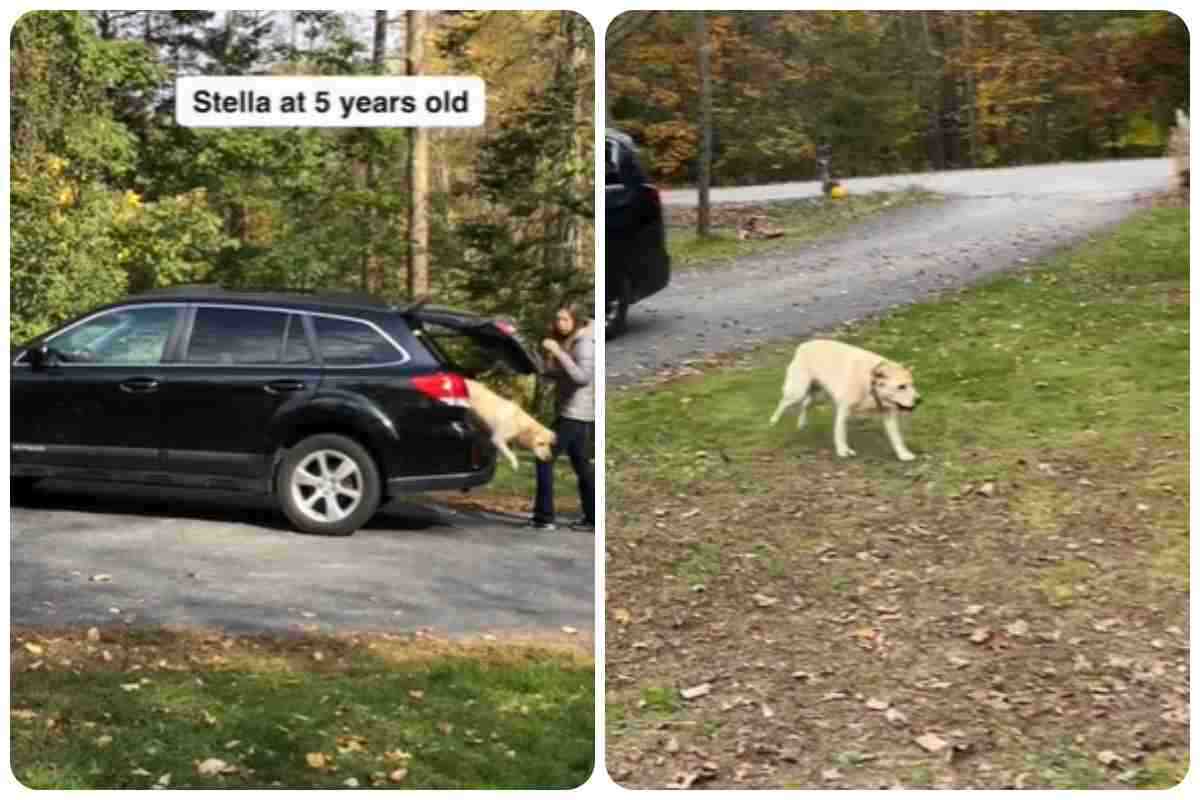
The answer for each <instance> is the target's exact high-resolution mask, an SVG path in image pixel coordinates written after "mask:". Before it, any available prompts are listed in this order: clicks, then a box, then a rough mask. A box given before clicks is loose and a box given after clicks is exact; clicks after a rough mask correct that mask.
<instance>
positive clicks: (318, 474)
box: [11, 286, 541, 535]
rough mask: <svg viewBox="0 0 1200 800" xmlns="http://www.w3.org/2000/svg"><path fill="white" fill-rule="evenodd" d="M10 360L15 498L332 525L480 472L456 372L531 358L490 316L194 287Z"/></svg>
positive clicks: (483, 458)
mask: <svg viewBox="0 0 1200 800" xmlns="http://www.w3.org/2000/svg"><path fill="white" fill-rule="evenodd" d="M12 355H13V358H12V362H11V377H12V473H11V474H12V489H13V491H14V494H18V495H19V493H20V492H22V491H28V490H29V489H30V488H31V486H32V484H33V483H34V482H36V481H37V480H39V479H42V478H63V479H71V480H81V481H112V482H118V483H135V484H141V485H159V486H163V487H174V488H203V489H221V490H235V491H249V492H257V493H266V494H269V495H273V496H274V498H275V499H276V501H277V502H278V504H279V506H280V507H281V509H282V510H283V511H284V513H285V514H286V515H287V517H288V518H289V519H290V520H291V521H292V523H293V524H294V525H295V526H296V527H297V528H299V529H300V530H303V531H306V532H310V533H320V534H331V535H348V534H351V533H353V532H354V531H355V530H357V529H358V528H359V527H361V526H362V525H363V524H365V523H366V522H367V520H368V519H370V518H371V516H372V515H373V514H374V513H375V511H376V510H377V509H378V507H379V506H380V504H381V503H383V502H385V501H387V500H388V499H389V498H391V497H393V496H397V495H401V494H404V493H411V492H420V491H429V490H436V489H443V490H444V489H467V488H469V487H473V486H479V485H482V484H485V483H487V482H488V481H490V480H491V478H492V476H493V474H494V473H495V469H496V453H495V450H494V448H493V447H492V445H491V443H490V441H489V435H488V433H487V432H486V431H485V430H483V429H482V427H481V426H480V425H479V423H478V422H477V421H476V420H475V418H474V417H472V416H471V415H470V414H468V410H469V402H468V395H467V387H466V383H465V380H464V376H475V375H478V374H480V373H482V372H485V371H488V370H492V369H502V370H511V371H513V372H517V373H522V374H528V373H533V372H538V371H540V369H541V363H540V361H539V359H538V356H537V355H536V354H535V353H534V352H532V351H531V350H530V348H528V347H527V346H526V345H525V344H524V343H523V342H522V340H521V339H520V337H519V336H518V335H517V332H516V329H515V327H514V326H513V325H512V323H510V322H508V321H506V320H502V319H493V318H488V317H481V316H477V315H474V314H467V313H462V312H458V311H453V310H450V309H445V308H434V307H429V306H425V305H419V304H414V305H410V306H395V305H389V304H387V303H385V302H382V301H380V300H377V299H374V298H371V297H368V296H358V295H337V294H303V293H293V292H281V293H239V292H233V291H226V290H223V289H220V288H219V287H208V286H202V287H180V288H175V289H167V290H156V291H153V292H149V293H146V294H142V295H137V296H135V297H132V298H130V299H128V300H125V301H124V302H120V303H115V304H113V305H109V306H105V307H103V308H100V309H97V310H95V311H93V312H91V313H89V314H86V315H84V316H82V317H80V318H78V319H76V320H73V321H72V322H69V323H67V324H66V325H63V326H62V327H60V328H58V329H56V330H54V331H51V332H50V333H47V334H45V335H43V336H41V337H39V338H38V339H35V340H34V341H32V342H30V343H29V344H27V345H25V346H24V347H21V348H18V349H16V350H14V351H13V353H12Z"/></svg>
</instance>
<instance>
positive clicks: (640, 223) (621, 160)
mask: <svg viewBox="0 0 1200 800" xmlns="http://www.w3.org/2000/svg"><path fill="white" fill-rule="evenodd" d="M604 150H605V159H604V163H605V168H604V270H605V278H604V281H605V282H604V289H605V305H606V308H605V317H604V322H605V331H606V332H607V333H609V334H612V335H616V334H619V333H621V332H622V331H624V330H625V321H626V317H627V316H628V314H629V307H630V306H631V305H633V304H634V303H636V302H638V301H639V300H643V299H645V298H647V297H649V296H650V295H652V294H654V293H655V292H658V291H661V290H662V289H665V288H666V287H667V284H668V283H670V281H671V258H670V256H669V255H667V242H666V232H665V228H664V227H663V212H662V202H661V200H660V198H659V195H658V189H656V188H655V187H654V186H652V185H650V184H649V183H647V181H646V175H645V173H644V172H642V168H641V166H640V165H639V164H638V161H637V151H636V149H635V147H634V145H633V140H632V139H631V138H629V136H627V135H626V134H624V133H621V132H620V131H615V130H612V129H609V130H607V131H605V133H604Z"/></svg>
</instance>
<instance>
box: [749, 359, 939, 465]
mask: <svg viewBox="0 0 1200 800" xmlns="http://www.w3.org/2000/svg"><path fill="white" fill-rule="evenodd" d="M817 390H821V391H823V392H824V393H825V394H826V395H828V396H829V398H830V399H831V400H832V401H833V405H834V409H835V411H834V414H835V416H834V422H833V444H834V447H835V448H836V449H837V454H838V455H839V456H840V457H842V458H846V457H848V456H852V455H854V451H853V450H851V449H850V446H849V445H847V444H846V420H847V419H849V418H850V415H851V414H853V413H876V414H882V415H883V427H884V430H886V431H887V437H888V441H890V442H891V444H892V449H893V450H895V451H896V457H897V458H899V459H900V460H901V461H912V460H913V459H914V458H916V456H914V455H913V454H912V452H911V451H909V449H908V448H907V447H905V446H904V440H903V439H902V438H901V437H900V412H902V411H912V410H913V409H914V408H916V407H917V405H918V404H920V402H921V395H920V394H919V393H918V392H917V389H916V387H915V386H913V378H912V372H910V371H909V370H907V369H905V368H904V367H902V366H900V365H899V364H897V363H895V362H893V361H889V360H888V359H886V358H884V357H883V356H880V355H877V354H875V353H872V352H871V351H870V350H864V349H862V348H861V347H855V346H854V345H849V344H846V343H844V342H834V341H830V340H827V339H814V340H813V341H811V342H805V343H804V344H802V345H800V346H799V347H797V348H796V355H795V356H794V357H793V358H792V363H791V364H790V365H789V366H788V370H787V377H786V378H785V379H784V382H783V399H781V400H780V401H779V407H778V408H776V409H775V414H774V415H773V416H772V417H771V424H772V425H774V424H775V423H776V422H778V421H779V418H780V417H781V416H783V412H784V411H786V410H787V409H788V408H790V407H791V406H793V405H796V404H797V403H799V404H800V419H799V421H798V423H797V425H796V427H797V428H803V427H804V421H805V416H806V414H807V412H808V404H809V403H811V402H812V400H813V394H814V392H815V391H817Z"/></svg>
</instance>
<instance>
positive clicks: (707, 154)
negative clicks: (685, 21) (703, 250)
mask: <svg viewBox="0 0 1200 800" xmlns="http://www.w3.org/2000/svg"><path fill="white" fill-rule="evenodd" d="M696 45H697V55H698V59H699V65H698V66H699V69H700V169H699V173H700V174H699V176H698V177H699V194H700V198H699V200H700V202H699V205H698V208H697V214H696V235H697V236H699V237H701V238H705V237H707V236H708V235H709V212H710V208H709V200H708V184H709V180H710V179H711V176H712V124H713V123H712V63H711V62H712V51H711V49H710V47H709V42H708V15H707V13H706V12H704V11H697V12H696Z"/></svg>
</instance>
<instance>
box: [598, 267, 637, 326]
mask: <svg viewBox="0 0 1200 800" xmlns="http://www.w3.org/2000/svg"><path fill="white" fill-rule="evenodd" d="M632 295H633V290H632V289H631V288H630V286H629V278H621V282H620V284H619V285H618V286H617V296H616V297H614V298H613V299H611V300H609V301H607V303H606V308H605V309H604V333H605V334H606V335H607V336H620V335H621V334H622V333H624V332H625V327H626V325H627V324H628V322H629V306H630V302H629V299H630V297H632Z"/></svg>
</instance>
